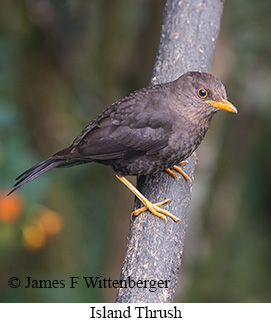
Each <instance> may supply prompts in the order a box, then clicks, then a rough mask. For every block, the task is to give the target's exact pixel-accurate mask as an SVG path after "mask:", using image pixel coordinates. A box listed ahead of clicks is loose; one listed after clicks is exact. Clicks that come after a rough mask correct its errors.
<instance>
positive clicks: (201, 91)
mask: <svg viewBox="0 0 271 323" xmlns="http://www.w3.org/2000/svg"><path fill="white" fill-rule="evenodd" d="M207 95H208V92H207V91H206V90H205V89H203V88H201V89H199V90H198V96H199V97H200V98H201V99H205V98H206V97H207Z"/></svg>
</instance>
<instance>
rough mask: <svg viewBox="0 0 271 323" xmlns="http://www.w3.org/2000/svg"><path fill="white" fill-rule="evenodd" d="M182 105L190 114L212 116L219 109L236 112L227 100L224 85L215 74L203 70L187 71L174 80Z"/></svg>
mask: <svg viewBox="0 0 271 323" xmlns="http://www.w3.org/2000/svg"><path fill="white" fill-rule="evenodd" d="M175 84H176V87H175V91H177V93H178V96H180V98H181V102H182V107H183V108H184V109H187V110H190V111H191V115H192V114H193V115H194V114H197V115H202V116H212V115H213V114H214V113H215V112H217V111H219V110H220V109H222V110H226V111H229V112H233V113H237V109H236V108H235V107H234V105H233V104H232V103H230V102H229V101H228V100H227V94H226V90H225V87H224V85H223V84H222V83H221V81H220V80H219V79H218V78H216V77H215V76H213V75H211V74H208V73H203V72H187V73H185V74H183V75H182V76H181V77H179V78H178V79H177V80H176V81H175Z"/></svg>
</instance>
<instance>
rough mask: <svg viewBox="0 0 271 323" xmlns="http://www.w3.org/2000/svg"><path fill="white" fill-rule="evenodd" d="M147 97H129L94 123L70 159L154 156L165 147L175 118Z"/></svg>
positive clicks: (76, 143)
mask: <svg viewBox="0 0 271 323" xmlns="http://www.w3.org/2000/svg"><path fill="white" fill-rule="evenodd" d="M144 94H145V93H142V92H140V93H139V94H136V95H135V94H133V96H132V97H126V98H124V99H122V100H120V101H118V102H116V103H115V104H113V105H111V106H110V107H109V108H108V109H107V110H105V111H104V112H103V113H102V114H101V115H100V116H99V117H97V118H96V119H94V120H93V122H92V123H91V124H90V125H89V126H88V127H86V128H85V130H84V131H83V132H82V133H81V134H80V135H79V136H78V137H77V138H76V139H75V141H74V142H73V145H72V146H71V147H70V149H69V154H70V157H72V156H71V155H74V158H83V159H91V160H110V159H119V158H125V157H128V156H129V157H131V156H136V155H142V154H155V153H156V152H157V151H159V150H160V149H163V148H164V147H166V146H167V144H168V138H169V135H170V134H171V131H172V120H171V118H172V116H171V115H170V113H169V109H167V108H166V107H163V102H161V101H159V102H158V98H156V99H157V102H153V100H150V98H148V97H147V96H146V94H145V95H144ZM154 97H155V96H154ZM158 107H159V108H158ZM156 108H157V110H156ZM170 120H171V122H170ZM73 152H74V153H73ZM76 155H77V156H76Z"/></svg>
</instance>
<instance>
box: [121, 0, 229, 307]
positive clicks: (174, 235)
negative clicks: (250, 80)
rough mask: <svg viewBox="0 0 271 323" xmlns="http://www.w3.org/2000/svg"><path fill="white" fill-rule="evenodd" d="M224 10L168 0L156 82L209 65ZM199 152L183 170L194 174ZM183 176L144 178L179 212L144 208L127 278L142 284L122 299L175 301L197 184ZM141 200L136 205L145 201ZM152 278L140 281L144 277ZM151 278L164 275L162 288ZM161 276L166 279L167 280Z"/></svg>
mask: <svg viewBox="0 0 271 323" xmlns="http://www.w3.org/2000/svg"><path fill="white" fill-rule="evenodd" d="M222 11H223V1H221V0H167V1H166V4H165V9H164V16H163V23H162V30H161V38H160V44H159V49H158V53H157V57H156V62H155V66H154V71H153V75H152V78H151V81H150V84H157V83H163V82H168V81H173V80H174V79H176V78H178V77H179V76H180V75H181V74H183V73H185V72H187V71H205V72H206V71H208V70H209V68H210V65H211V61H212V56H213V52H214V47H215V42H216V39H217V36H218V34H219V27H220V18H221V15H222ZM195 161H196V156H195V154H193V155H192V156H191V157H189V158H188V160H187V161H186V165H185V166H183V167H182V168H183V170H184V171H185V172H186V173H187V174H188V175H189V176H190V177H191V178H193V173H194V168H195ZM178 178H179V180H176V179H174V178H173V177H172V176H171V175H169V174H168V173H165V172H161V173H158V174H155V175H152V176H146V177H140V178H138V188H139V190H140V191H141V192H142V193H143V195H145V196H146V197H147V198H148V199H149V200H150V201H151V202H160V201H163V200H164V199H167V198H171V199H172V201H171V202H169V203H167V204H165V205H163V206H162V207H163V208H165V209H167V210H169V211H170V212H171V213H172V214H174V215H176V216H177V217H179V218H180V219H181V220H182V221H183V224H181V223H180V222H178V223H175V222H174V221H172V220H171V219H170V218H168V219H167V223H165V221H164V220H162V219H160V218H158V217H156V216H154V215H152V214H151V213H150V212H144V213H141V214H140V215H139V216H138V217H136V218H134V219H133V221H132V222H131V224H130V232H129V237H128V239H129V241H128V245H127V249H126V255H125V260H124V264H123V268H122V270H121V277H120V279H121V280H126V281H127V280H128V279H129V278H128V277H130V281H131V280H132V281H134V282H139V286H134V287H133V286H132V284H131V287H130V288H124V287H122V288H121V287H120V288H119V289H118V294H117V299H116V302H121V303H123V302H129V303H131V302H172V301H173V298H174V293H175V291H176V286H177V280H178V273H179V268H180V266H181V260H182V255H183V248H184V240H185V235H186V230H187V226H188V213H189V208H190V202H191V193H192V186H191V184H190V183H189V182H188V181H186V180H185V179H184V178H183V177H182V176H181V175H180V174H178ZM141 206H142V205H141V203H140V201H138V200H137V199H136V200H135V205H134V209H136V208H139V207H141ZM147 280H148V281H149V282H145V283H143V284H142V285H140V281H147ZM150 281H153V282H154V281H156V282H157V284H158V281H160V284H159V286H158V285H157V284H156V289H155V287H154V288H150ZM161 281H164V282H165V283H164V284H163V283H162V282H161Z"/></svg>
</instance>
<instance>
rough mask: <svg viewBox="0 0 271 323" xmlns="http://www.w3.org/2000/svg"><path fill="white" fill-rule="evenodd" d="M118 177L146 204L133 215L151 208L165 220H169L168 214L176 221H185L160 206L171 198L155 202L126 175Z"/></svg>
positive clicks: (153, 212)
mask: <svg viewBox="0 0 271 323" xmlns="http://www.w3.org/2000/svg"><path fill="white" fill-rule="evenodd" d="M116 177H117V178H118V179H119V180H120V181H121V182H122V183H123V184H124V185H126V186H127V187H128V188H129V189H130V190H131V191H132V192H133V193H134V194H135V196H136V197H137V198H138V199H139V200H140V201H141V202H142V203H143V204H144V206H143V207H141V208H139V209H137V210H135V211H134V212H133V213H132V214H131V217H132V216H133V215H134V216H138V215H139V214H140V213H142V212H144V211H147V210H149V211H150V212H151V213H152V214H154V215H156V216H158V217H159V218H162V219H163V220H165V222H167V219H166V217H165V215H166V216H169V217H170V218H171V219H172V220H173V221H175V222H177V221H180V222H181V223H183V221H181V220H180V219H179V218H177V217H176V216H175V215H173V214H171V213H170V212H169V211H167V210H164V209H162V208H160V206H161V205H163V204H165V203H168V202H169V201H171V200H170V199H166V200H164V201H163V202H160V203H155V204H153V203H151V202H150V201H149V200H148V199H147V198H146V197H145V196H144V195H143V194H142V193H140V192H139V190H138V189H137V188H136V187H134V185H133V184H132V183H130V182H129V181H128V179H127V178H125V177H124V176H119V175H116Z"/></svg>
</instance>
